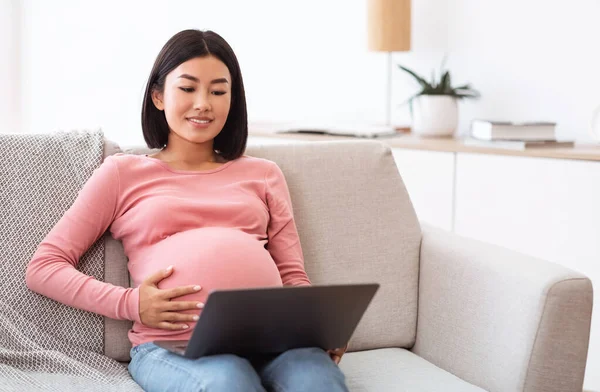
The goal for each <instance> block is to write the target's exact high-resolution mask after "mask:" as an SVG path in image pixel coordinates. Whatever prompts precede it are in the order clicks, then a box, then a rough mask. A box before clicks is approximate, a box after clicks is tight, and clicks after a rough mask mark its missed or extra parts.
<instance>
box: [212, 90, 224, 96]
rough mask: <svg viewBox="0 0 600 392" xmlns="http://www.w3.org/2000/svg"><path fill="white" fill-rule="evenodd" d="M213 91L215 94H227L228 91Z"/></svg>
mask: <svg viewBox="0 0 600 392" xmlns="http://www.w3.org/2000/svg"><path fill="white" fill-rule="evenodd" d="M212 93H213V94H214V95H224V94H226V92H225V91H213V92H212Z"/></svg>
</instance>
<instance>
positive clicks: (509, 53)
mask: <svg viewBox="0 0 600 392" xmlns="http://www.w3.org/2000/svg"><path fill="white" fill-rule="evenodd" d="M451 3H452V6H451V7H448V18H447V20H448V43H449V48H448V49H449V52H450V56H451V59H450V61H449V62H448V64H449V66H451V67H452V68H453V69H454V70H455V71H456V78H457V79H458V80H469V81H471V82H473V83H474V85H475V86H476V87H478V88H479V89H480V90H481V92H482V94H483V97H484V98H483V99H482V100H481V101H480V102H478V103H477V104H476V105H463V106H464V107H463V108H462V109H463V110H462V113H461V115H462V121H461V124H460V125H461V128H462V129H465V127H466V125H467V124H466V122H467V121H468V120H470V119H471V118H473V117H477V116H482V117H498V118H506V119H516V120H528V119H534V120H535V119H540V120H550V121H558V123H559V126H558V132H559V133H560V134H561V135H562V136H565V137H574V138H576V139H582V140H586V139H589V134H588V131H589V123H590V121H591V117H592V111H593V109H594V108H595V107H597V106H600V89H599V88H598V87H599V86H600V72H599V71H600V50H599V49H598V48H599V47H600V45H599V43H598V37H600V23H599V20H600V19H599V18H600V1H598V0H572V1H559V0H502V1H500V0H494V1H478V0H455V1H452V2H451Z"/></svg>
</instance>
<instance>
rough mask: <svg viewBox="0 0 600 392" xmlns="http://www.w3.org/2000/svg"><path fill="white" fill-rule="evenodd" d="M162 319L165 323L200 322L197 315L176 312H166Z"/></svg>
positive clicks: (161, 316)
mask: <svg viewBox="0 0 600 392" xmlns="http://www.w3.org/2000/svg"><path fill="white" fill-rule="evenodd" d="M160 318H161V319H163V320H165V321H192V322H193V321H198V319H199V318H200V316H198V315H197V314H185V313H175V312H164V313H162V314H161V315H160Z"/></svg>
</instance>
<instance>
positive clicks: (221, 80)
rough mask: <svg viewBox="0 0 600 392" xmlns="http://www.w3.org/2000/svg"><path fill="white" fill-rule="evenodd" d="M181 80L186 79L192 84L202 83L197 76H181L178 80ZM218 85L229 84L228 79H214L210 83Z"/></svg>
mask: <svg viewBox="0 0 600 392" xmlns="http://www.w3.org/2000/svg"><path fill="white" fill-rule="evenodd" d="M179 78H184V79H188V80H191V81H192V82H196V83H200V79H198V78H197V77H195V76H192V75H188V74H183V75H180V76H179V77H178V79H179ZM217 83H229V81H228V80H227V79H226V78H218V79H213V80H211V81H210V84H217Z"/></svg>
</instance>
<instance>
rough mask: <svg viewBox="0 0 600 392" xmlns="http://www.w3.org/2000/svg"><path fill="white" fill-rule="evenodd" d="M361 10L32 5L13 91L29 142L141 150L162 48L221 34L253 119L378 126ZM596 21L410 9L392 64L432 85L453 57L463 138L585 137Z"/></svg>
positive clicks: (65, 0)
mask: <svg viewBox="0 0 600 392" xmlns="http://www.w3.org/2000/svg"><path fill="white" fill-rule="evenodd" d="M12 1H13V2H15V1H16V0H12ZM4 2H5V3H6V2H11V0H4ZM365 3H366V1H365V0H327V1H322V0H304V1H301V2H300V1H294V2H292V1H289V0H286V1H281V0H279V1H278V0H254V1H251V2H249V1H243V0H222V1H209V0H204V1H198V0H196V1H189V0H180V1H173V2H169V3H167V2H163V1H157V0H153V1H143V2H142V1H115V0H106V1H101V2H90V1H86V2H79V1H77V0H54V1H52V2H47V1H43V0H23V1H22V4H23V5H22V12H23V25H22V31H21V33H22V37H21V38H22V40H21V45H20V47H21V49H22V67H21V71H22V74H21V82H22V83H21V86H20V87H21V88H19V89H16V90H15V89H13V90H11V91H13V93H11V94H18V93H19V91H22V99H21V100H20V103H21V110H22V120H21V121H22V124H23V130H24V131H26V132H47V131H51V130H53V129H57V128H74V127H88V126H101V127H102V128H103V129H104V130H105V132H106V134H107V135H108V136H109V137H111V138H113V139H116V140H118V141H121V142H124V143H128V144H130V143H134V142H141V141H142V138H141V133H140V132H141V131H140V126H139V122H140V121H139V117H140V114H139V112H140V105H141V98H142V94H143V88H144V83H145V81H146V78H147V76H148V73H149V71H150V68H151V66H152V63H153V61H154V58H155V56H156V55H157V54H158V51H159V50H160V48H161V47H162V45H163V44H164V43H165V42H166V40H167V39H168V38H169V37H170V36H171V35H173V34H174V33H175V32H177V31H179V30H182V29H184V28H200V29H213V30H215V31H217V32H219V33H220V34H222V35H223V36H224V37H225V38H226V39H227V40H228V41H229V42H230V44H231V45H232V47H233V48H234V50H235V51H236V52H237V54H238V57H239V60H240V63H241V66H242V71H243V75H244V78H245V83H246V89H247V97H248V108H249V115H250V119H251V120H293V119H306V120H338V121H362V122H371V123H377V122H380V123H381V122H383V121H384V120H385V83H386V64H387V63H386V57H385V54H383V53H374V52H368V51H367V50H366V16H365ZM598 16H600V1H598V0H574V1H572V2H569V3H567V2H562V1H558V0H554V1H545V0H526V1H518V0H503V1H500V0H495V1H486V2H481V1H477V0H454V1H448V0H427V1H424V0H414V1H413V49H412V50H411V52H407V53H395V54H394V55H393V57H394V61H395V63H399V62H400V63H402V64H405V65H407V66H410V67H414V68H415V69H417V70H418V71H420V72H422V73H425V74H426V75H429V74H430V70H431V69H433V68H435V69H437V68H438V67H439V64H440V62H441V59H442V57H443V55H444V54H445V53H448V54H449V58H448V62H447V65H448V66H449V67H450V68H451V70H452V71H453V72H454V76H455V77H454V80H455V81H456V82H457V83H462V82H467V81H469V82H472V83H473V84H474V86H475V87H476V88H478V89H479V90H480V91H481V92H482V94H483V98H482V99H481V100H480V101H477V102H465V103H463V104H461V121H460V131H461V132H464V131H466V130H467V128H468V124H469V122H470V120H471V119H472V118H474V117H488V118H498V119H513V120H538V119H539V120H553V121H558V122H559V133H560V134H561V135H562V136H564V137H572V138H576V139H579V140H589V137H588V134H587V132H588V124H589V121H590V117H591V112H592V110H593V108H594V107H596V106H598V105H600V93H598V89H597V86H598V85H600V73H598V72H597V70H598V69H600V54H598V51H597V50H595V46H597V45H594V44H595V42H594V40H595V38H596V37H598V36H600V24H599V23H595V22H596V20H597V18H598ZM4 41H5V42H6V40H4ZM0 48H1V46H0ZM13 65H14V64H13ZM393 85H394V90H393V101H394V102H393V106H394V108H395V109H394V112H393V118H394V123H395V124H398V125H403V124H407V123H409V121H410V117H409V113H408V110H407V107H406V106H402V107H399V105H400V104H401V103H402V102H404V101H405V99H406V98H408V97H409V96H410V95H412V93H413V92H414V91H415V89H416V86H415V84H414V83H413V82H412V80H411V79H410V78H409V77H408V76H407V75H406V74H404V73H401V71H399V70H398V69H395V70H394V73H393ZM6 96H7V95H6V94H4V97H6ZM5 100H6V98H5ZM3 102H4V101H3Z"/></svg>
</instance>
